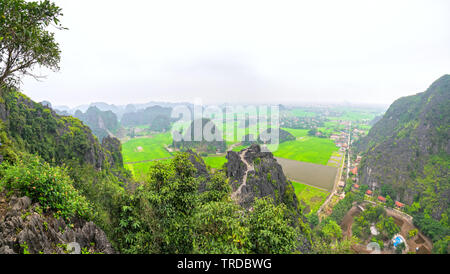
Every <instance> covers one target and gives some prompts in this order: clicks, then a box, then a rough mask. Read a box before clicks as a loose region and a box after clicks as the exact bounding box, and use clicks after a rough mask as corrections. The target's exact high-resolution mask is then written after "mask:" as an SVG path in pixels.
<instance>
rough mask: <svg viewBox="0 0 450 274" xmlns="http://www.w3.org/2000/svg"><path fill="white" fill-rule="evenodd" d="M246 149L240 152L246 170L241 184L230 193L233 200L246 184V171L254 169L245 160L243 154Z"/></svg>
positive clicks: (245, 152)
mask: <svg viewBox="0 0 450 274" xmlns="http://www.w3.org/2000/svg"><path fill="white" fill-rule="evenodd" d="M247 151H248V149H246V150H244V151H243V153H240V157H241V161H242V162H244V164H245V165H246V167H247V169H246V171H245V173H244V177H243V179H242V184H241V185H240V186H239V187H238V189H236V191H235V192H233V193H232V194H231V198H232V199H233V200H235V199H236V198H237V197H238V195H240V194H241V192H242V188H243V187H244V186H246V185H247V175H248V172H249V171H253V170H254V168H253V166H252V165H250V164H249V163H248V162H247V160H245V155H246V154H247Z"/></svg>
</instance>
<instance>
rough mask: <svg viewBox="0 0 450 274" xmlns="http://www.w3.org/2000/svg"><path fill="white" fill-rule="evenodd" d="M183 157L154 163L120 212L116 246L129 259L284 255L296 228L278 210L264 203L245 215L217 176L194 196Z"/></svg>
mask: <svg viewBox="0 0 450 274" xmlns="http://www.w3.org/2000/svg"><path fill="white" fill-rule="evenodd" d="M188 157H189V155H188V154H187V153H179V154H177V155H176V156H175V157H174V158H173V159H170V160H167V161H162V162H156V163H154V164H153V165H151V166H150V167H149V173H148V177H147V179H146V181H145V182H144V183H143V184H142V185H141V186H139V187H138V188H137V189H136V191H135V193H134V195H131V196H129V198H127V199H128V200H127V202H126V203H125V204H124V205H123V206H122V213H121V216H122V217H121V220H120V229H118V231H121V232H122V233H124V235H122V236H121V238H122V239H123V240H119V242H120V246H121V250H122V251H123V252H127V253H128V252H129V253H249V252H250V253H290V252H293V251H294V250H295V249H296V248H297V246H298V244H299V243H298V242H297V238H298V237H299V233H300V227H295V226H292V220H291V215H290V213H289V211H288V210H287V208H286V206H285V205H284V204H280V205H278V206H275V205H274V204H273V202H272V201H270V200H268V199H261V200H258V201H257V202H256V203H255V206H254V208H253V211H251V212H245V210H244V209H243V208H241V207H240V206H238V205H237V204H236V203H235V202H234V201H232V200H231V199H230V193H231V187H230V185H229V183H228V179H227V178H226V176H225V175H224V173H222V172H217V173H215V174H213V175H212V176H211V177H210V179H209V180H208V181H207V185H206V191H205V192H203V193H199V192H198V191H197V187H198V183H199V180H201V179H200V178H195V177H194V172H195V168H194V167H193V165H192V163H191V162H190V161H189V160H188Z"/></svg>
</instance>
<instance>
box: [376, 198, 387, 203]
mask: <svg viewBox="0 0 450 274" xmlns="http://www.w3.org/2000/svg"><path fill="white" fill-rule="evenodd" d="M378 201H380V202H383V203H384V202H386V198H384V197H383V196H378Z"/></svg>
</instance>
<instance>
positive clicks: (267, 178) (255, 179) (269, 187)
mask: <svg viewBox="0 0 450 274" xmlns="http://www.w3.org/2000/svg"><path fill="white" fill-rule="evenodd" d="M227 159H228V162H227V164H226V171H227V176H228V177H229V178H230V183H231V187H232V191H233V193H232V197H233V198H234V199H235V200H236V201H237V202H238V203H239V204H240V205H242V206H243V207H245V208H250V207H251V206H252V204H253V201H254V199H255V198H261V197H266V196H270V197H272V199H273V201H274V202H275V203H276V204H279V203H285V204H286V205H287V206H288V207H290V208H294V209H295V210H297V209H298V200H297V197H296V196H295V192H294V188H293V186H292V184H291V183H290V182H289V181H288V180H287V179H286V176H285V175H284V173H283V169H282V167H281V165H280V164H278V163H277V161H276V159H275V158H274V157H273V154H272V153H271V152H262V151H261V147H260V146H259V145H256V144H253V145H251V146H250V147H249V148H247V149H243V150H241V151H240V152H234V151H228V153H227Z"/></svg>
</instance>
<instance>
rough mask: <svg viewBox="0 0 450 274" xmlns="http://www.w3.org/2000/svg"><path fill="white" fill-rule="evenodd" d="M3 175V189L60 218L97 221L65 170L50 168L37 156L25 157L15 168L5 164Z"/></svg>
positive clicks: (14, 165)
mask: <svg viewBox="0 0 450 274" xmlns="http://www.w3.org/2000/svg"><path fill="white" fill-rule="evenodd" d="M0 174H1V176H2V182H1V183H0V185H1V186H3V187H4V188H6V190H7V191H12V192H17V193H19V194H20V195H25V196H28V197H30V198H31V199H32V200H33V201H34V202H39V204H40V205H41V206H42V207H44V208H46V209H52V210H54V211H56V214H55V215H56V216H57V217H59V216H61V217H63V218H65V219H69V218H71V217H75V216H80V217H82V218H85V219H90V218H92V217H93V214H92V212H91V210H92V208H91V206H90V204H89V203H88V201H87V200H86V198H85V197H84V196H82V195H80V194H79V192H78V191H77V190H76V189H75V188H74V186H73V184H74V182H73V180H72V178H70V176H69V175H68V172H67V170H66V169H64V168H61V167H53V166H50V165H49V164H48V163H46V162H44V161H42V160H41V159H39V157H37V156H30V155H24V156H23V157H22V159H20V160H19V161H18V162H16V163H15V164H9V163H7V162H4V163H2V164H1V165H0Z"/></svg>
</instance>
